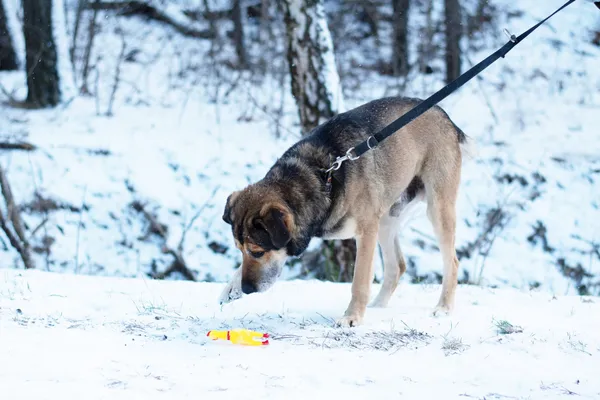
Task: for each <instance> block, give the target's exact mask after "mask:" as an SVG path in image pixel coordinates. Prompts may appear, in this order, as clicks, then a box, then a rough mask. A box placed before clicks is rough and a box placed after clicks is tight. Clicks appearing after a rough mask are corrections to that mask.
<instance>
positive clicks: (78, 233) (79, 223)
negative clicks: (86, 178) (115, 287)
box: [75, 185, 87, 273]
mask: <svg viewBox="0 0 600 400" xmlns="http://www.w3.org/2000/svg"><path fill="white" fill-rule="evenodd" d="M86 192H87V185H85V187H84V188H83V195H82V196H81V208H80V209H79V222H77V236H76V239H75V273H78V272H79V236H80V232H81V221H82V219H83V211H85V194H86Z"/></svg>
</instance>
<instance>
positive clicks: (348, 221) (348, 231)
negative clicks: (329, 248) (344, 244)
mask: <svg viewBox="0 0 600 400" xmlns="http://www.w3.org/2000/svg"><path fill="white" fill-rule="evenodd" d="M356 228H357V225H356V221H355V220H354V218H343V219H342V220H340V221H339V222H338V223H337V224H335V225H334V226H333V227H332V228H331V229H327V230H326V231H325V232H324V233H323V236H322V237H323V239H326V240H332V239H338V240H345V239H352V238H353V237H355V236H356Z"/></svg>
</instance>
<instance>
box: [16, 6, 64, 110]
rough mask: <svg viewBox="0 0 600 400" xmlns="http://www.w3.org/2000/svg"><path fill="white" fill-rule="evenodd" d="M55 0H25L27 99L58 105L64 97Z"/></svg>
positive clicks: (30, 101)
mask: <svg viewBox="0 0 600 400" xmlns="http://www.w3.org/2000/svg"><path fill="white" fill-rule="evenodd" d="M53 2H54V1H53V0H23V34H24V36H25V53H26V56H25V60H26V68H27V89H28V91H27V102H28V103H30V104H33V105H34V106H37V107H49V106H56V105H57V104H58V103H59V102H60V100H61V93H60V87H59V76H58V55H57V48H56V43H55V41H54V35H53V32H52V22H53V21H52V7H53Z"/></svg>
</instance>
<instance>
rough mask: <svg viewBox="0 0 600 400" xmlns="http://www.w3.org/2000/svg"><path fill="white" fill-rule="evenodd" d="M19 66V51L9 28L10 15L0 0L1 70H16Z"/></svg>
mask: <svg viewBox="0 0 600 400" xmlns="http://www.w3.org/2000/svg"><path fill="white" fill-rule="evenodd" d="M18 68H19V62H18V61H17V53H16V52H15V47H14V44H13V39H12V37H11V32H10V31H9V30H8V15H6V10H5V9H4V4H3V0H0V71H14V70H17V69H18Z"/></svg>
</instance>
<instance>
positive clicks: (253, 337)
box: [206, 328, 269, 346]
mask: <svg viewBox="0 0 600 400" xmlns="http://www.w3.org/2000/svg"><path fill="white" fill-rule="evenodd" d="M206 336H208V337H209V338H211V339H212V340H218V339H221V340H229V341H230V342H231V343H235V344H243V345H246V346H266V345H268V344H269V339H268V338H269V334H268V333H261V332H255V331H251V330H248V329H241V328H238V329H232V330H230V331H208V333H207V334H206Z"/></svg>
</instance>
